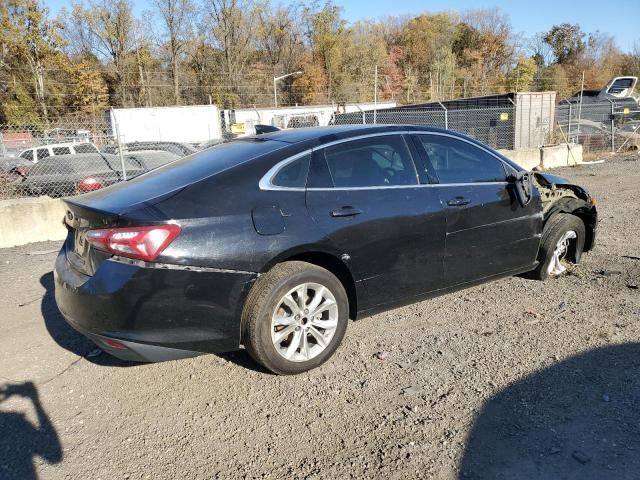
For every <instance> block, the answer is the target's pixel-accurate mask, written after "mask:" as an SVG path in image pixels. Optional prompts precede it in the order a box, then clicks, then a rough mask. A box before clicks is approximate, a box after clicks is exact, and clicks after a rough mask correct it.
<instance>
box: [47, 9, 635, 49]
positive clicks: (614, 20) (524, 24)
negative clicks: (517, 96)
mask: <svg viewBox="0 0 640 480" xmlns="http://www.w3.org/2000/svg"><path fill="white" fill-rule="evenodd" d="M43 1H44V3H45V4H46V5H47V6H48V7H49V8H50V9H51V11H52V12H53V13H54V14H55V13H56V12H57V11H58V10H59V9H60V8H61V7H62V6H63V5H68V6H69V5H70V3H71V2H70V1H65V0H43ZM152 1H153V0H133V2H134V5H135V10H136V13H140V12H142V11H143V10H146V9H149V7H150V6H151V5H152ZM274 3H277V0H274ZM282 3H288V1H287V0H284V1H283V2H282ZM334 3H335V4H336V5H339V6H341V7H342V8H343V11H344V16H345V17H346V19H347V20H349V21H350V22H354V21H356V20H363V19H367V18H369V19H378V18H381V17H385V16H390V15H405V14H406V15H418V14H420V13H423V12H437V11H443V10H453V11H460V10H467V9H471V8H491V7H498V8H500V9H501V10H502V11H503V12H504V13H507V14H508V15H509V16H510V17H511V22H512V24H513V28H514V31H515V32H516V33H522V34H524V35H525V36H531V35H533V34H535V33H537V32H543V31H547V30H549V28H550V27H551V26H552V25H553V24H559V23H564V22H568V23H579V24H580V26H581V27H582V30H583V31H585V32H587V33H588V32H594V31H596V30H600V31H601V32H604V33H608V34H610V35H613V36H615V38H616V40H617V43H618V46H619V47H620V48H621V49H622V50H623V51H632V50H633V49H634V46H637V47H638V48H639V49H640V28H639V27H640V1H639V0H626V1H621V0H599V1H598V0H580V1H579V2H578V1H575V2H572V1H567V0H564V1H563V0H536V1H527V2H522V1H514V0H511V1H509V0H491V1H482V0H455V1H451V0H449V1H447V0H428V1H426V0H405V1H402V2H399V1H393V0H391V1H390V0H334ZM68 8H69V7H68Z"/></svg>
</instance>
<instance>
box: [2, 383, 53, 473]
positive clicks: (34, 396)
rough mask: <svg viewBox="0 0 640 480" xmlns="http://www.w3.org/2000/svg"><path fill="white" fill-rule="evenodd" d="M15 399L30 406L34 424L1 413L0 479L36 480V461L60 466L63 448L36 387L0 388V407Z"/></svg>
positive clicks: (17, 415) (6, 412)
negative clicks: (5, 402)
mask: <svg viewBox="0 0 640 480" xmlns="http://www.w3.org/2000/svg"><path fill="white" fill-rule="evenodd" d="M14 396H16V397H22V398H24V399H27V400H28V401H30V402H31V404H32V405H33V410H34V412H35V414H36V419H37V423H36V424H35V425H34V424H33V423H31V422H30V421H29V420H28V419H27V417H26V415H24V414H23V413H19V412H13V411H9V412H8V411H4V410H0V432H2V433H1V434H0V478H3V479H7V480H9V479H16V480H30V479H35V478H37V475H36V471H35V466H34V464H33V461H34V459H35V457H40V458H42V459H43V460H44V461H46V462H48V463H50V464H54V463H59V462H60V461H62V445H61V444H60V439H59V438H58V434H57V433H56V430H55V428H54V427H53V425H52V424H51V420H49V417H48V415H47V413H46V412H45V410H44V408H43V407H42V404H41V403H40V399H39V397H38V390H37V389H36V387H35V385H34V384H33V383H31V382H26V383H20V384H4V385H1V386H0V405H1V404H2V402H4V401H5V400H7V399H9V398H10V397H14Z"/></svg>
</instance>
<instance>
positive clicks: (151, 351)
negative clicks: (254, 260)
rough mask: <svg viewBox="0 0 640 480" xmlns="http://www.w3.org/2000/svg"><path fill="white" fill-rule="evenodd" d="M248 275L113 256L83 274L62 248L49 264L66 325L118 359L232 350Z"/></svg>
mask: <svg viewBox="0 0 640 480" xmlns="http://www.w3.org/2000/svg"><path fill="white" fill-rule="evenodd" d="M256 278H257V274H254V273H248V272H233V271H228V270H214V269H188V268H185V267H173V266H172V267H170V268H162V267H161V266H158V265H150V264H142V263H137V262H136V263H134V262H128V261H119V260H116V259H109V260H106V261H104V262H103V263H102V264H101V265H100V266H99V267H98V269H97V270H96V272H95V274H94V275H93V276H86V275H83V274H81V273H78V271H77V270H75V269H74V268H73V267H72V266H71V265H70V264H69V262H68V260H67V258H66V253H65V247H63V248H62V250H61V251H60V253H59V254H58V258H57V259H56V266H55V270H54V279H55V299H56V303H57V305H58V308H59V310H60V312H61V313H62V315H63V316H64V318H65V319H66V320H67V322H68V323H69V324H70V325H71V326H72V327H73V328H74V329H76V330H77V331H79V332H80V333H82V334H83V335H85V336H86V337H88V338H90V339H91V340H93V341H94V342H96V343H97V344H98V345H99V346H100V348H102V349H103V350H105V351H107V352H109V353H111V354H112V355H114V356H116V357H118V358H122V359H124V360H136V361H152V362H153V361H164V360H171V359H177V358H185V357H190V356H195V355H198V354H199V353H221V352H226V351H231V350H236V349H238V348H239V346H240V334H241V327H240V318H241V314H242V307H243V305H244V301H245V299H246V296H247V294H248V292H249V289H250V288H251V286H252V285H253V282H254V281H255V279H256ZM112 340H115V341H116V343H115V344H114V343H113V342H110V341H112ZM113 345H116V347H114V346H113Z"/></svg>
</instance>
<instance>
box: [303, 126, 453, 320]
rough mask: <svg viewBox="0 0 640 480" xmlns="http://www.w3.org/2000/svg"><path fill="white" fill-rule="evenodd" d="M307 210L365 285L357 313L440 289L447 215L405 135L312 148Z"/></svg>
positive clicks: (356, 140) (361, 139)
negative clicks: (422, 180)
mask: <svg viewBox="0 0 640 480" xmlns="http://www.w3.org/2000/svg"><path fill="white" fill-rule="evenodd" d="M307 208H308V209H309V211H310V212H311V215H312V217H313V219H314V221H315V222H317V223H318V225H319V226H320V228H321V229H322V230H323V231H324V233H325V234H326V235H327V238H328V241H329V242H330V244H331V245H332V246H333V247H334V248H335V249H336V250H338V251H339V252H340V253H341V255H342V256H343V258H347V259H348V260H347V263H348V264H349V266H350V268H351V270H352V272H353V273H354V275H355V276H356V277H357V278H356V281H360V282H362V284H363V285H364V291H365V298H362V299H359V301H360V305H359V309H361V310H368V309H370V308H374V307H377V306H381V305H385V304H393V303H401V302H402V301H403V300H406V299H409V298H411V297H414V296H418V295H420V294H422V293H425V292H427V291H430V290H435V289H438V288H441V286H442V281H443V264H442V255H443V252H444V235H445V217H444V214H443V212H442V211H441V205H440V199H439V197H438V194H437V192H436V191H435V190H434V189H431V188H425V186H421V185H419V183H418V178H417V174H416V169H415V166H414V163H413V159H412V157H411V154H410V152H409V148H408V146H407V143H406V140H405V138H404V137H403V136H402V135H400V134H392V135H382V136H381V135H375V136H369V137H365V138H360V139H355V140H348V141H345V142H342V143H337V144H335V145H331V146H328V147H324V148H320V149H318V150H316V151H315V152H314V154H313V158H312V166H311V169H310V173H309V182H308V188H307Z"/></svg>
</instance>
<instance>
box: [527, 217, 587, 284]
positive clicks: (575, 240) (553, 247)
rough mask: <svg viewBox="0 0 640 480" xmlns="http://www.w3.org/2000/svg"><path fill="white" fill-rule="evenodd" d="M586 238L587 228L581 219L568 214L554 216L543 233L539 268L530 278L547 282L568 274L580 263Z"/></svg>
mask: <svg viewBox="0 0 640 480" xmlns="http://www.w3.org/2000/svg"><path fill="white" fill-rule="evenodd" d="M585 236H586V234H585V226H584V223H583V221H582V220H581V219H580V218H579V217H576V216H575V215H571V214H568V213H558V214H556V215H554V216H552V217H551V218H550V219H549V220H548V221H547V223H546V225H545V226H544V230H543V232H542V241H541V242H540V250H539V253H538V262H539V263H538V267H537V268H536V269H535V270H534V271H533V272H531V275H530V276H531V277H532V278H536V279H538V280H546V279H547V278H554V277H559V276H561V275H563V274H564V273H566V272H567V270H568V269H569V268H570V267H571V266H572V265H575V264H577V263H578V262H579V261H580V257H581V256H582V250H583V249H584V241H585Z"/></svg>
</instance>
